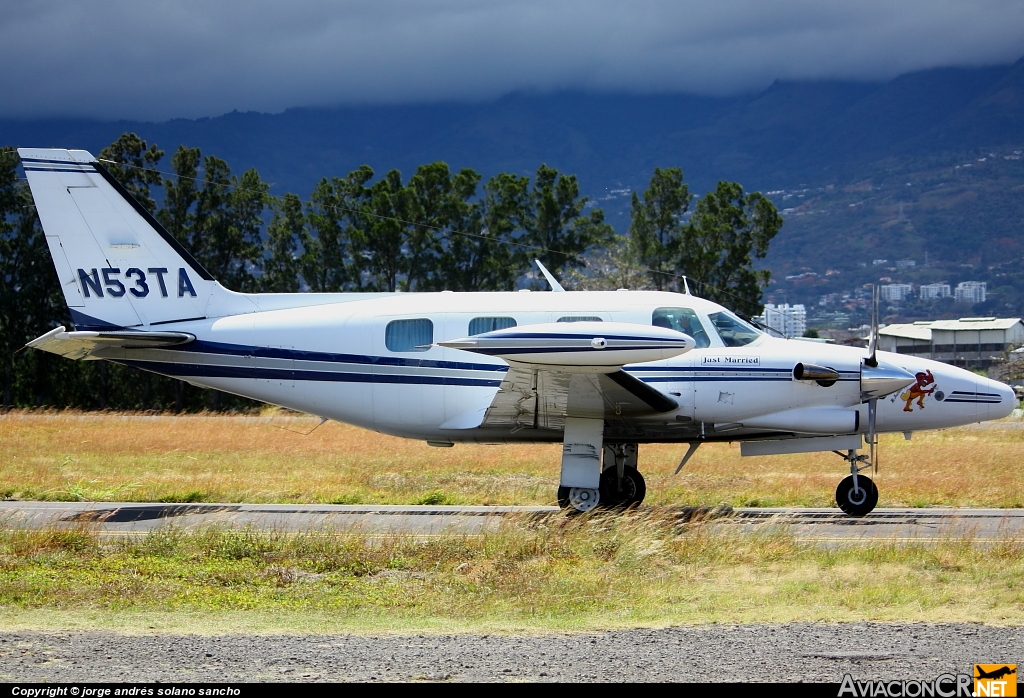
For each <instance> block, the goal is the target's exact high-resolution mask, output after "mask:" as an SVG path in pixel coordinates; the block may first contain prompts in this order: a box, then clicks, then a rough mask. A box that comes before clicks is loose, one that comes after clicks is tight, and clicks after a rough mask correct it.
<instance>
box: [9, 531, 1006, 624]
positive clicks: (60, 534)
mask: <svg viewBox="0 0 1024 698" xmlns="http://www.w3.org/2000/svg"><path fill="white" fill-rule="evenodd" d="M1022 579H1024V548H1022V545H1021V543H1019V542H1016V543H1015V542H1003V543H1000V544H997V545H995V546H976V545H974V544H972V542H971V541H964V540H948V541H942V542H939V543H937V544H930V545H926V544H919V545H905V544H904V545H895V544H885V543H879V544H872V545H867V546H851V547H846V548H839V549H827V548H821V547H815V546H812V545H807V544H802V543H798V542H796V541H794V540H793V539H792V538H790V537H788V536H785V535H777V534H776V535H749V534H748V535H743V534H735V533H728V532H725V533H723V532H712V531H710V530H709V529H708V528H705V527H703V526H702V525H693V526H687V527H684V528H680V527H679V526H677V525H676V524H675V523H673V521H672V520H671V519H670V518H667V517H659V516H658V515H651V514H650V513H649V512H633V513H629V514H626V515H620V516H609V515H602V516H587V517H568V518H566V517H560V516H559V517H554V518H549V519H546V520H544V521H542V522H538V521H532V522H531V521H528V520H525V519H522V520H515V519H513V520H511V521H508V522H507V523H506V524H505V527H504V529H503V530H502V531H500V532H498V533H493V534H488V535H485V536H475V537H474V536H441V537H436V538H432V539H429V540H422V539H419V540H417V539H415V538H413V537H410V536H394V537H389V538H380V537H374V538H363V537H360V536H354V535H353V536H327V535H317V534H316V533H306V534H300V535H292V536H284V535H279V534H275V533H272V532H270V533H268V532H260V531H253V530H242V531H227V530H219V529H208V530H205V531H198V532H189V533H185V532H182V531H178V530H175V529H162V530H157V531H156V532H154V533H151V534H150V535H148V536H147V537H146V538H143V539H130V540H114V541H107V542H106V543H105V544H101V543H100V540H99V539H98V537H97V536H96V535H95V533H93V532H90V531H88V530H86V529H83V530H77V531H35V532H22V531H6V532H0V626H2V627H6V628H10V629H15V628H35V629H39V628H107V629H114V630H119V631H122V632H170V631H175V632H200V633H217V632H280V631H285V632H338V631H344V632H370V633H380V632H424V631H425V632H467V631H476V632H491V631H501V632H515V631H527V632H547V631H565V630H569V631H574V630H594V629H602V628H616V627H636V626H665V625H670V624H681V623H682V624H687V623H708V622H723V623H756V622H786V621H791V620H803V621H826V622H837V621H858V620H882V621H930V622H937V621H950V622H952V621H957V622H985V623H996V624H1011V625H1012V624H1019V623H1020V622H1021V619H1022V618H1024V583H1022V581H1021V580H1022Z"/></svg>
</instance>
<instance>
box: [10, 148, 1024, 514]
mask: <svg viewBox="0 0 1024 698" xmlns="http://www.w3.org/2000/svg"><path fill="white" fill-rule="evenodd" d="M18 152H19V153H20V155H21V158H22V163H23V166H24V168H25V172H26V174H27V176H28V181H29V185H30V187H31V189H32V195H33V197H34V198H35V202H36V207H37V209H38V211H39V217H40V219H41V221H42V225H43V230H44V231H45V234H46V240H47V242H48V244H49V248H50V253H51V254H52V256H53V262H54V265H55V266H56V268H57V274H58V276H59V277H60V283H61V287H62V289H63V292H64V297H65V299H66V300H67V304H68V308H69V310H70V313H71V319H72V322H73V323H74V326H75V329H74V331H70V332H69V331H67V330H66V329H65V328H63V327H58V328H56V329H54V330H52V331H50V332H47V333H46V334H44V335H43V336H41V337H39V338H38V339H35V340H33V341H32V342H30V343H29V346H32V347H34V348H36V349H41V350H43V351H48V352H53V353H55V354H59V355H61V356H65V357H68V358H71V359H87V360H92V359H103V360H106V361H113V362H116V363H120V364H124V365H126V366H134V367H136V368H140V369H143V370H146V371H152V372H154V373H159V374H163V375H166V376H171V377H174V378H178V379H181V380H185V381H188V382H189V383H192V384H194V385H199V386H204V387H209V388H215V389H217V390H223V391H226V392H229V393H235V394H237V395H243V396H245V397H249V398H253V399H256V400H262V401H264V402H268V403H273V404H276V405H281V406H284V407H289V408H291V409H295V410H300V411H303V412H308V413H312V414H315V415H319V416H320V417H322V418H325V419H334V420H337V421H340V422H347V423H349V424H356V425H358V426H361V427H365V428H367V429H373V430H376V431H378V432H383V433H386V434H394V435H397V436H403V437H407V438H412V439H423V440H425V441H426V442H427V443H429V444H431V445H434V446H452V445H453V444H455V443H458V442H476V443H510V442H562V444H563V446H562V463H561V481H560V487H559V488H558V501H559V504H561V505H562V506H563V507H572V508H574V509H576V510H579V511H589V510H591V509H593V508H595V507H598V506H612V507H622V506H628V505H631V504H637V503H639V502H640V501H641V500H643V498H644V494H645V492H646V487H645V484H644V480H643V477H642V476H641V475H640V473H639V472H638V470H637V446H638V444H640V443H656V442H661V443H664V442H669V443H686V444H688V445H689V448H688V449H687V451H686V455H685V456H684V457H683V459H682V462H681V463H680V465H679V467H680V468H682V467H683V465H684V464H685V463H686V461H687V460H688V459H689V458H690V456H692V455H693V453H694V452H695V451H696V449H697V447H698V446H699V445H700V444H702V443H704V442H713V441H739V442H740V449H741V453H742V454H743V455H745V456H756V455H769V454H780V453H804V452H812V451H834V452H837V453H838V455H840V456H842V457H843V458H844V459H845V460H846V461H847V465H848V467H849V470H850V475H849V476H847V477H846V478H844V479H843V480H842V482H841V483H840V484H839V487H838V489H837V491H836V501H837V502H838V504H839V506H840V507H841V508H842V510H843V511H845V512H846V513H847V514H850V515H852V516H863V515H865V514H867V513H868V512H870V511H871V510H872V508H874V506H875V504H876V503H877V501H878V489H877V487H876V486H875V484H874V483H873V482H872V481H871V480H870V478H868V477H867V476H866V475H863V474H861V473H862V472H863V471H864V470H865V469H866V468H868V467H870V466H871V465H872V463H873V462H874V460H875V453H874V451H875V449H874V445H875V443H876V442H877V438H876V435H877V433H880V432H905V433H907V436H908V437H909V434H910V432H913V431H918V430H921V429H940V428H944V427H952V426H957V425H961V424H968V423H971V422H979V421H983V420H988V419H998V418H1001V417H1005V416H1007V415H1009V414H1010V411H1011V410H1012V409H1013V407H1014V404H1015V402H1014V395H1013V391H1012V390H1011V389H1010V388H1009V387H1007V386H1006V385H1003V384H1001V383H997V382H995V381H991V380H988V379H985V378H981V377H979V376H976V375H974V374H973V373H970V372H969V371H965V370H962V369H960V368H956V367H953V366H949V365H946V364H943V363H938V362H936V361H929V360H926V359H921V358H917V357H914V356H905V355H901V354H890V353H886V352H876V350H875V345H876V342H877V321H876V322H875V323H874V325H875V327H874V331H873V334H872V337H871V344H870V346H869V348H868V349H867V350H866V351H865V350H864V349H858V348H852V347H841V346H829V345H825V344H819V343H812V342H803V341H792V340H786V339H780V338H775V337H771V336H768V335H766V334H764V333H762V332H761V331H759V330H758V329H756V328H754V327H752V326H751V325H749V324H747V323H746V322H744V321H743V320H741V319H739V318H738V317H736V316H735V315H734V314H732V313H731V312H729V311H728V310H727V309H725V308H723V307H722V306H720V305H717V304H715V303H711V302H709V301H706V300H702V299H700V298H697V297H695V296H692V295H688V294H685V295H684V294H677V293H665V292H656V291H625V290H623V291H618V292H615V291H612V292H572V293H559V292H558V291H562V288H561V287H560V286H559V285H558V283H557V281H555V280H554V279H553V278H552V277H551V276H550V274H548V273H547V270H545V269H543V267H542V268H541V271H542V272H544V274H545V276H546V277H547V279H548V281H549V283H550V284H551V287H552V290H553V291H554V292H526V291H520V292H518V293H514V292H513V293H453V292H441V293H297V294H276V293H274V294H242V293H235V292H233V291H229V290H228V289H226V288H224V287H223V286H221V285H220V284H219V283H217V281H216V280H215V279H214V278H213V277H212V276H211V275H210V274H209V273H208V272H207V271H206V270H204V269H203V268H202V267H201V266H200V265H199V264H198V263H197V262H196V260H195V259H193V258H192V256H191V255H190V254H189V253H188V252H187V251H186V250H185V249H183V248H182V246H181V245H180V244H179V243H178V242H177V241H175V240H174V239H173V238H172V237H171V236H170V234H168V233H167V231H166V230H164V229H163V228H162V227H161V226H160V224H159V223H158V222H157V221H156V220H154V219H153V217H152V216H150V215H149V213H148V212H146V210H145V209H143V208H142V207H141V206H140V205H139V204H138V203H137V202H136V201H135V200H134V199H133V198H132V197H131V196H130V195H129V194H128V193H127V192H126V191H125V190H124V189H123V188H122V187H121V186H120V185H119V184H118V183H117V182H116V181H115V180H114V179H113V177H111V175H110V174H109V173H108V172H107V171H106V170H105V169H104V168H103V166H102V164H101V163H99V162H97V161H96V159H95V158H94V157H93V156H92V155H90V154H89V153H87V152H85V151H81V150H34V149H21V150H19V151H18ZM865 436H866V437H867V444H868V452H869V455H860V454H859V453H858V451H861V450H862V449H864V441H863V438H862V437H865ZM677 472H678V470H677Z"/></svg>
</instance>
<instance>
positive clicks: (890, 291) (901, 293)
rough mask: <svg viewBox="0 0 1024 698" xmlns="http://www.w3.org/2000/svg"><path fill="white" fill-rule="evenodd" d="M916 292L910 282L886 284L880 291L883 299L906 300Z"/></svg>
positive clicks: (879, 293)
mask: <svg viewBox="0 0 1024 698" xmlns="http://www.w3.org/2000/svg"><path fill="white" fill-rule="evenodd" d="M913 292H914V287H913V286H911V285H910V284H884V285H883V286H882V287H881V289H880V290H879V292H878V295H879V297H880V298H881V299H882V300H883V301H905V300H907V299H908V298H910V294H911V293H913Z"/></svg>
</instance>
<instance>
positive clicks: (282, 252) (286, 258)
mask: <svg viewBox="0 0 1024 698" xmlns="http://www.w3.org/2000/svg"><path fill="white" fill-rule="evenodd" d="M271 209H272V210H273V212H274V216H273V218H271V219H270V224H269V225H268V226H267V241H266V244H265V248H266V252H267V257H266V261H265V262H264V264H263V276H261V277H260V290H262V291H268V292H271V293H296V292H297V291H298V290H299V269H300V260H299V255H298V248H299V245H300V244H301V242H302V240H303V239H305V238H306V237H308V235H309V233H308V231H307V228H306V216H305V214H304V213H303V212H302V200H301V199H300V198H299V197H298V196H296V195H295V194H285V195H284V196H283V197H282V198H280V199H273V200H272V201H271Z"/></svg>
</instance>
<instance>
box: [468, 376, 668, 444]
mask: <svg viewBox="0 0 1024 698" xmlns="http://www.w3.org/2000/svg"><path fill="white" fill-rule="evenodd" d="M678 406H679V405H678V403H677V402H676V401H675V400H673V399H672V398H671V397H669V396H668V395H665V394H664V393H662V392H660V391H659V390H657V389H655V388H652V387H651V386H649V385H647V384H646V383H644V382H643V381H641V380H640V379H638V378H635V377H634V376H631V375H629V374H628V373H626V372H625V371H621V370H619V371H616V372H614V373H607V374H606V373H598V374H581V373H565V372H560V371H553V370H546V369H537V368H530V367H527V366H523V365H515V364H513V365H512V366H511V368H509V370H508V373H506V374H505V379H504V380H503V381H502V382H501V387H500V388H499V389H498V392H497V393H496V394H495V396H494V399H493V400H492V401H491V405H490V407H489V408H488V409H487V412H486V415H485V416H484V418H483V421H482V422H481V423H480V426H482V427H504V428H508V429H510V430H511V431H513V432H516V431H519V430H521V429H542V430H544V429H548V430H550V429H555V430H557V429H563V428H565V418H566V417H567V416H569V417H589V418H602V417H603V418H605V419H623V418H625V419H628V418H630V417H640V416H648V415H654V414H660V413H663V412H671V411H672V410H675V409H677V408H678Z"/></svg>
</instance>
